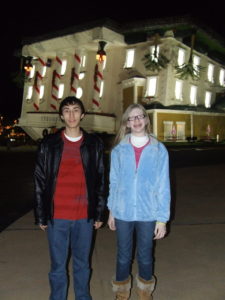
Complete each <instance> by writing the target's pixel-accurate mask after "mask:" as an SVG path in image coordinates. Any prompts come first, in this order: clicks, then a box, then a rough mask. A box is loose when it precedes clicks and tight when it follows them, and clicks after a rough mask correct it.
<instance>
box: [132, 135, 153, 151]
mask: <svg viewBox="0 0 225 300" xmlns="http://www.w3.org/2000/svg"><path fill="white" fill-rule="evenodd" d="M130 141H131V144H132V145H134V146H135V147H137V148H141V147H143V146H144V145H146V144H147V143H148V141H149V137H148V136H147V135H144V136H135V135H132V134H131V139H130Z"/></svg>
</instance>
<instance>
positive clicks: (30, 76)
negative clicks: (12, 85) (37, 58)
mask: <svg viewBox="0 0 225 300" xmlns="http://www.w3.org/2000/svg"><path fill="white" fill-rule="evenodd" d="M35 69H36V66H35V65H33V68H31V71H30V73H29V75H28V78H29V79H31V78H33V77H34V73H35Z"/></svg>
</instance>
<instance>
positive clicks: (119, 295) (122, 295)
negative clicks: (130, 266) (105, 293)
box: [112, 277, 131, 300]
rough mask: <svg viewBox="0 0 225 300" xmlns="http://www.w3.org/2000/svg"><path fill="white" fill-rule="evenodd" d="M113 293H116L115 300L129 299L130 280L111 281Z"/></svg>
mask: <svg viewBox="0 0 225 300" xmlns="http://www.w3.org/2000/svg"><path fill="white" fill-rule="evenodd" d="M112 287H113V292H115V293H116V298H115V300H128V299H129V297H130V289H131V279H130V277H129V278H128V279H127V280H124V281H115V280H113V281H112Z"/></svg>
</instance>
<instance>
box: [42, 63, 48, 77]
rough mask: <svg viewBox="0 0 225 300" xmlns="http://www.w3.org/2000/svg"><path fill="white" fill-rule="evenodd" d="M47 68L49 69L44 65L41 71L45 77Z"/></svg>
mask: <svg viewBox="0 0 225 300" xmlns="http://www.w3.org/2000/svg"><path fill="white" fill-rule="evenodd" d="M46 70H47V67H46V66H44V67H43V68H42V72H41V76H42V77H45V74H46Z"/></svg>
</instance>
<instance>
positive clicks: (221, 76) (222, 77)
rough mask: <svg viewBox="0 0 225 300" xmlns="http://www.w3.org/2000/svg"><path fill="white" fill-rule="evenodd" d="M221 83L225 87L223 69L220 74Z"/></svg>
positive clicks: (224, 71)
mask: <svg viewBox="0 0 225 300" xmlns="http://www.w3.org/2000/svg"><path fill="white" fill-rule="evenodd" d="M219 82H220V85H221V86H225V70H224V69H221V70H220V74H219Z"/></svg>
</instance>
